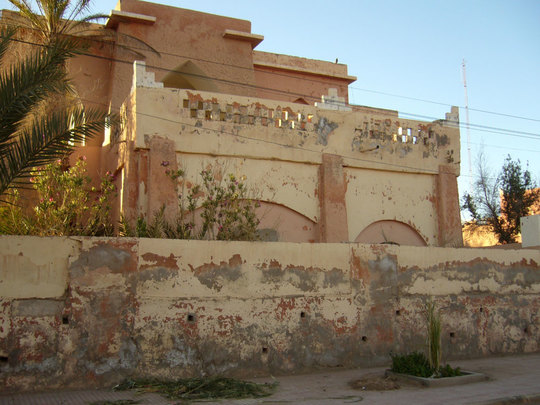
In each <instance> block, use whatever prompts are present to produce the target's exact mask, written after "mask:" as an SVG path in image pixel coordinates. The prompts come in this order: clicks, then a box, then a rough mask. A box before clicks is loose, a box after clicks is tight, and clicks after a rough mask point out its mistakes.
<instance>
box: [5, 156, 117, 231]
mask: <svg viewBox="0 0 540 405" xmlns="http://www.w3.org/2000/svg"><path fill="white" fill-rule="evenodd" d="M31 182H32V183H33V188H34V189H35V190H36V191H37V195H38V203H37V205H36V206H35V207H33V209H31V210H28V209H26V210H25V209H23V207H21V206H20V199H19V195H18V193H17V192H16V191H15V192H14V193H12V194H11V196H10V200H9V201H8V204H7V205H5V206H3V207H2V209H1V210H0V233H3V234H12V235H14V234H16V235H37V236H69V235H82V236H109V235H112V234H113V232H114V227H113V226H112V224H111V221H110V211H111V205H110V199H111V197H112V195H113V193H114V192H115V186H114V184H113V177H112V176H111V175H110V173H107V174H106V175H105V176H104V177H103V178H102V179H101V184H100V188H99V189H96V188H94V187H90V183H91V179H90V177H89V176H88V174H87V169H86V162H85V159H84V158H80V159H79V160H77V162H76V164H75V165H74V166H72V167H69V168H67V167H65V165H64V164H63V163H62V161H60V160H58V161H56V162H54V163H51V164H49V165H47V166H45V167H44V168H42V169H41V170H39V171H37V170H36V175H35V176H34V177H33V178H32V179H31Z"/></svg>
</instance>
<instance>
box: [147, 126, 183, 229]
mask: <svg viewBox="0 0 540 405" xmlns="http://www.w3.org/2000/svg"><path fill="white" fill-rule="evenodd" d="M148 146H149V150H148V181H147V189H146V190H147V195H146V198H147V207H148V208H147V212H146V213H147V218H148V219H151V218H152V217H153V216H154V214H155V213H156V212H158V211H159V210H160V209H161V207H162V206H163V205H164V206H165V218H166V219H167V220H169V221H173V220H174V219H176V216H177V214H178V194H177V188H176V184H175V182H173V180H171V178H170V177H169V176H168V175H167V171H170V172H172V171H176V170H178V164H177V162H176V151H175V145H174V142H173V141H172V140H170V139H165V138H161V137H158V136H154V137H152V138H151V139H150V141H149V142H148Z"/></svg>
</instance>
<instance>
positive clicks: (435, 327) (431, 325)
mask: <svg viewBox="0 0 540 405" xmlns="http://www.w3.org/2000/svg"><path fill="white" fill-rule="evenodd" d="M426 321H427V328H428V356H429V365H430V367H431V368H432V369H434V370H438V369H439V368H440V365H441V317H440V313H439V312H438V311H436V310H435V303H434V302H433V301H429V302H427V303H426Z"/></svg>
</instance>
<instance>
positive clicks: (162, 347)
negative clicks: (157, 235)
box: [0, 0, 540, 391]
mask: <svg viewBox="0 0 540 405" xmlns="http://www.w3.org/2000/svg"><path fill="white" fill-rule="evenodd" d="M6 17H10V18H17V17H16V15H15V14H14V13H12V12H8V11H3V14H2V18H6ZM95 28H98V29H107V30H113V31H114V32H117V33H119V34H129V35H131V36H135V37H137V38H139V39H141V40H143V41H144V42H145V43H147V44H149V45H150V46H151V47H153V48H155V50H157V51H159V54H160V55H158V54H156V53H154V52H149V51H142V50H141V51H140V52H139V53H142V54H143V55H139V54H135V53H134V52H133V47H136V46H137V44H131V45H132V46H131V50H130V49H126V48H125V47H122V46H119V45H121V44H119V43H116V42H114V41H112V42H111V41H109V40H107V41H105V40H104V41H100V42H95V43H94V44H93V46H92V49H91V51H90V52H89V53H88V55H85V56H80V57H77V58H74V59H72V60H70V61H69V64H68V68H69V71H70V73H71V75H72V76H73V78H74V82H75V85H76V87H77V95H78V97H79V99H80V102H82V103H84V104H85V105H87V106H94V107H96V106H97V107H99V108H104V109H107V110H110V111H113V112H118V113H119V116H120V118H121V119H120V123H119V124H118V125H116V126H113V127H111V128H110V129H109V130H107V131H105V133H103V134H101V136H100V137H96V138H92V139H89V140H87V142H86V143H85V144H84V145H81V146H80V147H79V148H78V150H77V152H76V154H79V155H86V156H87V162H88V165H89V170H90V173H91V175H93V176H96V177H97V176H99V175H100V174H103V173H105V171H111V172H114V173H116V175H117V176H116V182H117V183H116V186H117V188H118V197H117V201H116V212H115V215H116V218H118V217H119V215H120V214H122V215H124V216H125V217H127V218H129V219H132V220H134V219H136V218H137V217H139V216H143V217H146V218H150V216H152V215H153V213H154V212H156V211H157V210H159V209H161V207H162V206H163V205H165V215H168V216H174V215H176V214H177V212H178V209H179V208H178V197H177V194H178V192H179V190H175V189H174V187H171V182H170V179H169V178H168V177H167V175H166V172H165V167H166V168H167V169H168V170H175V169H179V168H182V169H183V170H184V171H185V173H186V178H187V180H188V181H190V182H192V183H197V182H199V181H200V179H199V178H198V176H199V172H200V170H201V169H202V168H206V167H208V166H212V167H219V168H221V169H222V170H223V171H225V172H226V173H233V174H234V175H236V176H237V177H238V178H244V176H245V177H246V180H245V183H246V184H247V185H248V186H249V185H253V186H255V187H256V188H257V192H258V198H260V199H261V201H262V204H261V207H260V208H258V215H260V218H261V224H260V226H261V228H262V230H263V231H264V232H263V235H264V238H265V241H262V242H238V241H235V242H232V241H208V240H205V241H199V240H165V239H153V238H127V237H111V238H108V237H80V236H72V237H44V238H42V237H33V236H6V235H2V236H0V372H1V373H0V387H2V389H3V390H14V391H17V390H35V389H54V388H68V387H73V388H75V387H86V388H87V387H89V386H111V384H116V383H119V382H120V381H121V380H122V379H123V378H128V377H129V378H136V377H158V378H167V379H170V378H178V377H188V376H196V375H213V374H220V375H229V376H239V377H253V376H255V375H268V374H272V375H276V374H289V373H299V372H304V371H309V370H313V369H315V368H320V367H333V368H335V367H360V366H361V367H366V366H371V365H383V364H388V362H389V360H390V358H389V353H392V352H393V353H401V352H406V351H412V350H423V349H424V348H425V342H426V329H425V327H424V320H425V308H426V306H425V305H426V302H436V304H437V306H438V308H441V310H443V311H444V312H443V313H442V316H443V319H444V321H443V325H442V332H441V336H442V337H441V341H442V348H443V353H444V358H445V359H459V358H469V357H473V356H489V355H493V354H505V353H527V352H535V351H538V350H540V339H539V338H538V337H539V335H540V318H539V316H538V314H539V313H540V272H539V271H538V263H540V250H538V249H522V250H505V251H500V250H485V249H473V248H457V247H459V246H461V245H462V236H461V224H460V215H459V214H460V213H459V203H458V191H457V182H456V178H457V176H458V175H459V163H460V154H459V153H460V152H459V151H460V149H459V147H460V138H459V136H460V135H459V125H458V124H459V116H458V109H457V108H455V107H454V108H452V110H451V111H450V112H449V113H448V114H447V115H446V117H445V118H444V119H441V120H438V121H435V122H422V121H415V120H408V119H402V118H400V117H399V114H398V112H396V111H389V110H382V109H377V108H371V107H364V106H354V105H350V104H349V103H348V90H347V86H348V85H349V84H350V83H352V82H353V81H354V80H355V77H352V76H350V75H349V74H348V73H347V67H346V66H345V65H342V64H337V63H329V62H321V61H316V60H309V59H303V58H300V57H293V56H286V55H278V54H271V53H265V52H258V51H256V50H255V48H256V46H257V45H258V44H259V43H260V42H261V41H262V40H263V37H262V36H261V35H257V34H253V33H251V27H250V23H249V22H248V21H243V20H237V19H233V18H228V17H222V16H216V15H211V14H205V13H200V12H196V11H190V10H183V9H179V8H174V7H168V6H162V5H158V4H152V3H146V2H142V1H137V0H122V1H121V2H120V3H119V5H118V6H117V8H116V9H115V10H113V11H112V12H111V14H110V18H109V19H108V21H107V22H106V24H105V25H104V26H95ZM109 38H111V37H109ZM121 38H122V36H121V35H119V36H118V41H121ZM171 38H174V40H171ZM124 45H125V44H124ZM127 45H130V44H127ZM17 46H19V47H20V48H21V50H22V48H24V47H25V46H26V45H22V44H19V45H17ZM26 47H27V48H29V47H28V46H26ZM27 50H28V49H27ZM17 54H18V53H17V52H14V53H13V55H17ZM290 242H311V243H290ZM327 242H337V243H327ZM339 242H349V243H339ZM407 245H409V246H407ZM411 245H412V246H411ZM447 247H452V248H447Z"/></svg>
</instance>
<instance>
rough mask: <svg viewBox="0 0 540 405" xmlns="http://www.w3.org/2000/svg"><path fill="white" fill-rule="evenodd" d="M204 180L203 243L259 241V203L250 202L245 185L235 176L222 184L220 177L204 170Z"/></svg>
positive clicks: (231, 176)
mask: <svg viewBox="0 0 540 405" xmlns="http://www.w3.org/2000/svg"><path fill="white" fill-rule="evenodd" d="M201 176H202V179H203V188H202V191H203V193H204V196H205V198H204V200H203V202H202V204H201V207H202V212H201V218H202V219H203V224H202V229H201V233H200V237H201V239H213V240H257V239H258V235H257V226H258V225H259V220H258V219H257V216H256V215H255V208H256V207H257V205H258V203H257V202H255V201H252V200H251V199H249V196H248V192H247V188H246V186H245V184H244V183H243V182H242V181H239V180H238V179H236V177H235V176H234V175H232V174H229V175H228V176H227V178H226V180H225V183H223V181H222V180H219V179H218V178H219V177H221V175H218V173H214V172H212V171H211V170H203V171H202V172H201ZM188 202H189V200H188Z"/></svg>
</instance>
